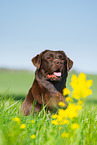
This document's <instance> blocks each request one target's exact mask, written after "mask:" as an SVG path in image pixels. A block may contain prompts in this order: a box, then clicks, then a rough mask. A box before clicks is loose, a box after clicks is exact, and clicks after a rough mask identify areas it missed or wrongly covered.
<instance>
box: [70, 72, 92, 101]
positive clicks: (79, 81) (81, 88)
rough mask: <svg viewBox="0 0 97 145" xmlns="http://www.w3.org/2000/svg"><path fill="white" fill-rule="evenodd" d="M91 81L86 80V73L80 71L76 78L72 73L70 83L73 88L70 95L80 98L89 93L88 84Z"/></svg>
mask: <svg viewBox="0 0 97 145" xmlns="http://www.w3.org/2000/svg"><path fill="white" fill-rule="evenodd" d="M92 83H93V81H92V80H88V81H87V80H86V75H85V74H84V73H80V74H79V77H78V78H77V77H76V76H75V75H72V78H71V84H70V85H71V86H72V88H73V93H72V97H73V98H75V99H80V98H86V97H87V96H89V95H91V94H92V90H91V89H90V86H91V85H92Z"/></svg>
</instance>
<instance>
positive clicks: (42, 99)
mask: <svg viewBox="0 0 97 145" xmlns="http://www.w3.org/2000/svg"><path fill="white" fill-rule="evenodd" d="M32 62H33V64H34V66H35V67H36V68H37V70H36V72H35V80H34V82H33V85H32V87H31V88H30V90H29V92H28V94H27V96H26V98H25V100H24V102H23V104H22V112H23V113H24V115H30V114H31V110H32V107H33V102H34V100H36V104H35V105H34V109H33V113H35V112H39V111H40V110H41V109H42V105H43V104H44V105H46V108H47V109H48V110H54V109H56V108H57V107H58V104H59V102H60V101H62V102H64V103H65V104H66V101H65V97H64V96H63V95H62V90H63V88H65V87H66V78H67V75H68V71H69V70H70V69H71V68H72V65H73V61H72V60H71V59H69V58H68V57H67V56H66V54H65V53H64V52H63V51H50V50H45V51H43V52H42V53H40V54H39V55H37V56H35V57H34V58H33V59H32ZM65 107H66V105H65Z"/></svg>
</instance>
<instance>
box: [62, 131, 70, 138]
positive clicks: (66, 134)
mask: <svg viewBox="0 0 97 145" xmlns="http://www.w3.org/2000/svg"><path fill="white" fill-rule="evenodd" d="M61 137H62V138H68V137H69V133H67V132H65V131H64V132H63V133H62V134H61Z"/></svg>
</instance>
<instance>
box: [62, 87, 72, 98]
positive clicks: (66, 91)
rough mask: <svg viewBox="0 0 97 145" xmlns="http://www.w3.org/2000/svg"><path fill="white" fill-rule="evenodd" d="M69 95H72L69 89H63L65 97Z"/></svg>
mask: <svg viewBox="0 0 97 145" xmlns="http://www.w3.org/2000/svg"><path fill="white" fill-rule="evenodd" d="M69 94H70V91H69V90H68V89H67V88H64V89H63V95H64V96H66V95H69Z"/></svg>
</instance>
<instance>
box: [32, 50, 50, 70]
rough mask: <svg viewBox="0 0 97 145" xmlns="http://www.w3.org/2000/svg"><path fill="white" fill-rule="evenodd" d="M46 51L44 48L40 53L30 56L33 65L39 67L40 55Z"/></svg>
mask: <svg viewBox="0 0 97 145" xmlns="http://www.w3.org/2000/svg"><path fill="white" fill-rule="evenodd" d="M47 51H49V50H45V51H43V52H42V53H40V54H38V55H36V56H35V57H34V58H32V60H31V61H32V63H33V65H34V66H35V67H37V69H39V68H40V65H41V59H42V55H43V54H44V53H45V52H47Z"/></svg>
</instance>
